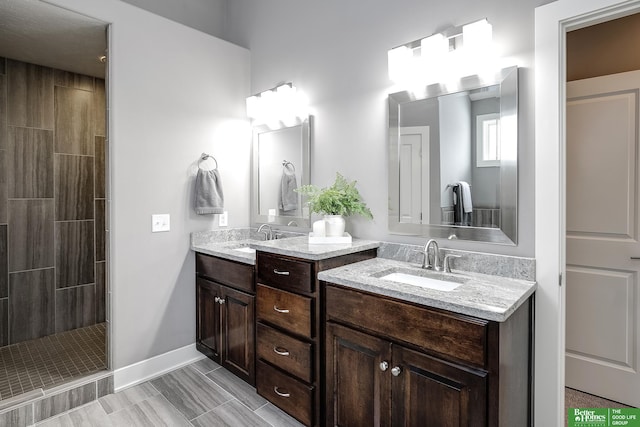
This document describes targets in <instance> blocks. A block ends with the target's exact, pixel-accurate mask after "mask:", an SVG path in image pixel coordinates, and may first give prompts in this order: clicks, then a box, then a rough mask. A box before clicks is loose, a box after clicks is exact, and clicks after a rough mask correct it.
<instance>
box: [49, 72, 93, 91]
mask: <svg viewBox="0 0 640 427" xmlns="http://www.w3.org/2000/svg"><path fill="white" fill-rule="evenodd" d="M53 78H54V84H55V85H56V86H65V87H70V88H72V89H81V90H87V91H89V92H93V80H94V78H93V77H91V76H85V75H83V74H76V73H72V72H70V71H64V70H53Z"/></svg>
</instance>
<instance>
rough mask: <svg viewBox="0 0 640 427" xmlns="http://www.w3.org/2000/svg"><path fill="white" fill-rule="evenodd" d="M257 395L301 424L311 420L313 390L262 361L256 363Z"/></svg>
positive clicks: (308, 423) (308, 422)
mask: <svg viewBox="0 0 640 427" xmlns="http://www.w3.org/2000/svg"><path fill="white" fill-rule="evenodd" d="M256 388H257V390H258V394H260V395H261V396H263V397H265V398H266V399H267V400H269V401H270V402H271V403H273V404H274V405H276V406H278V407H280V408H281V409H282V410H284V411H285V412H286V413H288V414H289V415H291V416H292V417H294V418H296V419H298V420H299V421H300V422H302V423H303V424H305V425H307V426H310V425H311V424H312V420H313V394H314V388H313V387H309V386H307V385H305V384H304V383H303V382H301V381H297V380H295V379H293V378H291V377H290V376H288V375H286V374H284V373H282V372H280V371H278V370H277V369H275V368H273V367H271V366H269V365H267V364H266V363H264V362H262V361H258V374H257V381H256Z"/></svg>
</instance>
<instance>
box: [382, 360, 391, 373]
mask: <svg viewBox="0 0 640 427" xmlns="http://www.w3.org/2000/svg"><path fill="white" fill-rule="evenodd" d="M387 369H389V362H387V361H386V360H383V361H382V362H380V370H381V371H382V372H384V371H386V370H387Z"/></svg>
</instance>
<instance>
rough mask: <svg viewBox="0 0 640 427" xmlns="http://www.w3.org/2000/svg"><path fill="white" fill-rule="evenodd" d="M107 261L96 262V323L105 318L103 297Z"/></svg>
mask: <svg viewBox="0 0 640 427" xmlns="http://www.w3.org/2000/svg"><path fill="white" fill-rule="evenodd" d="M106 284H107V263H106V262H96V323H102V322H104V321H105V320H106V311H105V310H106V308H105V299H106V295H107V289H106Z"/></svg>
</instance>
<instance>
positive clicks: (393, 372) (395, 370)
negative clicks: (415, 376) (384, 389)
mask: <svg viewBox="0 0 640 427" xmlns="http://www.w3.org/2000/svg"><path fill="white" fill-rule="evenodd" d="M401 373H402V368H401V367H400V366H394V367H393V368H391V375H393V376H394V377H397V376H398V375H400V374H401Z"/></svg>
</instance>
